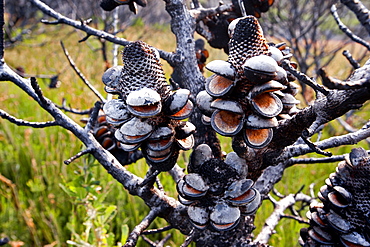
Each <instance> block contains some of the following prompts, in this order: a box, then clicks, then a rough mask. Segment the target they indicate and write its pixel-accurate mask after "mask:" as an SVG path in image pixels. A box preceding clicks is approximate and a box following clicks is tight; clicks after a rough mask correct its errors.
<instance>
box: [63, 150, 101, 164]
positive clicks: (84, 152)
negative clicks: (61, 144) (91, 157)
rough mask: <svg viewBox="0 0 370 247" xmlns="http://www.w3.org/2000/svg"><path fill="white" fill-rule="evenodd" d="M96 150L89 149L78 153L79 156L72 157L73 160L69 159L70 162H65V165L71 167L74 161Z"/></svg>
mask: <svg viewBox="0 0 370 247" xmlns="http://www.w3.org/2000/svg"><path fill="white" fill-rule="evenodd" d="M94 150H95V149H94V148H87V149H84V150H82V151H81V152H78V154H76V155H74V156H72V157H71V158H69V159H68V160H65V161H64V164H66V165H69V164H71V163H72V162H73V161H75V160H76V159H78V158H80V157H82V156H84V155H85V154H90V153H92V152H93V151H94Z"/></svg>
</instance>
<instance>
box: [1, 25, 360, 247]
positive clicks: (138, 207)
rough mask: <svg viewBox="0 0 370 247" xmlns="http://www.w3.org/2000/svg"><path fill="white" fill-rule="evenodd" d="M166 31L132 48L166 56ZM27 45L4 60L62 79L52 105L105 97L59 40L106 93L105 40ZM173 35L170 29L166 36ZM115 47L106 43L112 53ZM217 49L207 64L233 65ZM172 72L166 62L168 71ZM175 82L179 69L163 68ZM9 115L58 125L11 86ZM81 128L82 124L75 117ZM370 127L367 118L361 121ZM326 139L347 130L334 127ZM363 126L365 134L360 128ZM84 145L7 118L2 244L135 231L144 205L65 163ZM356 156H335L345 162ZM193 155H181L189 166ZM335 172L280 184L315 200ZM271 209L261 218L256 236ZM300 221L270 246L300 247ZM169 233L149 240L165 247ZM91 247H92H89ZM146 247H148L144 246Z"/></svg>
mask: <svg viewBox="0 0 370 247" xmlns="http://www.w3.org/2000/svg"><path fill="white" fill-rule="evenodd" d="M164 29H165V28H163V27H161V28H158V27H157V28H153V27H147V26H141V27H132V28H129V29H127V30H126V31H125V33H124V35H123V36H124V37H125V38H127V39H128V40H137V39H141V40H143V41H145V42H147V43H149V44H152V45H154V46H156V47H158V48H161V49H164V50H167V51H170V50H174V49H175V43H174V42H175V39H174V37H173V36H172V34H171V33H170V31H164ZM38 30H42V32H41V31H40V32H39V33H34V34H32V35H31V36H30V37H28V38H27V39H26V40H25V41H24V42H22V43H19V44H17V45H16V46H14V47H11V48H8V49H7V50H6V53H5V54H6V55H5V60H6V62H7V63H8V64H9V65H10V66H12V67H13V68H19V67H22V68H24V70H25V73H26V74H28V75H41V74H42V75H59V80H60V81H61V86H60V87H59V88H57V89H50V88H48V84H49V80H48V79H42V80H39V83H40V85H41V88H42V90H43V92H44V93H45V95H46V97H48V98H50V99H51V100H53V101H54V102H56V103H57V104H60V105H61V102H62V99H63V98H64V99H65V100H66V102H67V104H70V106H71V107H73V108H77V109H81V110H84V109H88V108H90V107H92V106H93V104H94V102H95V101H96V100H97V98H96V97H95V96H94V94H93V93H92V92H90V91H89V90H88V88H87V87H86V86H85V85H84V84H83V83H82V81H81V80H80V79H79V78H78V77H77V75H76V74H75V73H74V72H73V70H72V68H71V67H70V66H69V64H68V61H67V59H66V58H65V56H64V54H63V52H62V48H61V46H60V44H59V42H60V41H61V40H62V41H63V42H64V44H65V46H66V48H67V49H68V50H69V53H70V55H71V57H72V58H73V59H74V60H75V63H76V65H77V66H78V67H79V69H80V70H81V71H82V72H83V73H84V74H85V76H86V78H88V79H89V80H90V82H91V83H92V84H93V85H94V86H95V87H96V88H97V89H98V90H99V91H100V92H101V93H102V94H104V90H103V84H102V83H101V76H102V74H103V72H104V70H105V63H104V61H103V59H102V56H101V51H100V50H99V49H100V48H101V44H100V42H99V41H98V40H97V39H95V38H90V39H88V41H86V42H83V43H79V42H78V40H80V39H81V38H83V37H84V34H82V33H80V32H78V31H75V30H74V29H72V28H70V27H65V26H58V27H55V26H43V27H41V28H40V29H38ZM167 30H169V29H167ZM111 49H112V46H111V45H110V44H109V45H108V49H107V51H108V54H110V51H111ZM209 50H210V51H211V57H210V58H209V61H211V60H213V59H225V58H226V55H225V54H223V53H222V52H221V51H218V50H217V51H213V50H211V49H209ZM164 64H165V63H164ZM165 71H166V73H167V76H169V75H170V73H171V68H170V67H169V66H168V65H167V64H165ZM0 91H1V96H0V97H1V98H0V102H1V109H4V110H5V111H7V112H9V113H10V114H12V115H14V116H16V117H18V118H23V119H25V120H27V121H48V120H51V119H50V117H49V116H48V115H47V114H46V113H45V112H44V111H42V110H40V109H39V108H38V107H37V104H36V103H34V102H33V101H32V100H30V98H29V97H28V96H27V95H26V94H25V93H23V92H21V91H20V90H19V89H18V88H17V87H16V86H14V85H12V84H11V83H9V82H0ZM67 114H68V115H69V116H71V117H72V118H73V119H74V120H76V121H77V122H79V121H80V119H81V118H82V116H79V115H73V114H70V113H67ZM360 117H361V118H363V119H366V116H364V115H360ZM330 125H331V126H330V128H328V129H329V131H327V132H325V133H324V138H326V137H328V136H329V135H335V134H338V133H339V132H340V131H343V130H342V129H341V127H340V126H339V125H338V124H336V123H333V124H330ZM357 127H360V126H357ZM221 141H222V145H223V150H224V151H226V152H230V151H231V147H230V138H222V139H221ZM82 148H83V147H82V145H81V143H80V142H79V141H78V140H77V139H76V138H75V137H74V136H73V135H71V134H70V133H69V132H67V131H66V130H63V129H61V128H58V127H50V128H46V129H32V128H28V127H18V126H15V125H13V124H11V123H9V122H8V121H5V120H0V238H1V237H3V236H8V237H9V238H10V239H11V240H12V241H22V242H24V246H46V245H47V246H114V245H116V246H119V242H123V241H124V240H125V238H126V237H127V235H128V233H129V231H130V230H132V229H133V227H134V226H135V225H136V224H137V223H139V222H140V221H141V220H142V219H143V217H145V215H146V213H147V212H148V208H147V206H146V205H145V204H144V203H143V202H142V201H141V200H140V199H138V198H136V197H133V196H131V195H128V193H127V192H126V191H125V190H124V189H123V187H122V186H121V185H120V184H119V183H118V182H116V181H115V180H114V179H112V178H111V177H110V175H109V174H107V173H106V171H105V170H104V169H103V168H102V167H101V166H99V164H97V163H96V162H95V161H94V160H93V159H92V158H91V157H84V158H81V159H79V160H77V161H75V162H73V163H72V164H70V165H69V166H66V165H64V164H63V161H64V160H66V159H68V158H69V157H71V156H73V155H74V154H76V153H77V152H79V151H80V150H81V149H82ZM348 150H349V149H348V148H347V149H344V148H341V149H337V150H334V153H335V154H340V153H343V152H346V151H348ZM188 155H189V152H187V153H185V154H184V155H181V157H185V161H184V158H182V159H181V161H180V164H181V165H182V166H184V163H186V159H187V157H188ZM334 169H335V164H323V165H321V164H316V165H298V166H296V167H292V168H289V169H287V171H286V174H285V176H284V177H283V179H282V181H281V182H280V183H279V184H278V185H277V186H276V187H277V189H278V190H279V191H280V192H281V193H283V194H287V193H295V192H297V190H298V189H299V188H300V187H301V186H302V185H305V188H304V190H303V191H304V192H306V193H308V192H309V191H308V187H309V185H310V184H311V183H317V184H318V186H317V187H318V188H319V187H320V186H321V184H322V183H323V181H324V179H325V177H326V176H327V175H328V174H329V173H330V172H332V171H334ZM129 170H130V171H132V172H133V173H135V174H137V175H139V176H142V177H143V176H144V175H145V173H146V170H147V165H146V164H145V162H144V161H142V160H141V161H139V162H137V163H136V164H132V165H130V166H129ZM160 178H161V181H162V182H163V186H164V188H165V190H166V191H168V194H169V195H171V196H176V194H177V193H176V189H175V184H174V182H173V181H172V178H171V177H170V176H169V175H168V174H166V173H163V174H161V175H160ZM271 211H272V206H271V203H270V202H268V201H266V202H265V203H264V205H263V206H262V207H261V208H260V209H259V212H258V213H257V220H256V225H257V230H256V232H258V230H259V229H261V227H262V226H263V223H264V219H265V218H266V217H268V215H269V213H270V212H271ZM165 225H166V222H165V221H164V220H156V221H155V222H154V223H153V224H152V225H151V228H158V227H163V226H165ZM301 227H302V226H301V225H299V224H298V223H296V222H294V221H292V220H289V219H285V220H283V221H282V222H281V223H280V224H279V226H278V228H277V232H278V234H276V235H274V236H273V237H272V239H271V241H270V243H271V245H274V246H295V245H296V246H298V245H297V244H296V243H297V239H298V234H299V228H301ZM170 233H171V234H172V238H171V240H170V241H169V242H168V244H169V245H170V246H179V245H180V244H181V243H182V242H183V241H184V236H182V235H181V234H180V233H179V232H178V231H176V230H171V231H170ZM166 234H167V233H161V234H156V235H154V236H149V238H151V239H153V240H155V239H161V238H163V237H165V235H166ZM87 244H90V245H87ZM138 246H147V244H145V243H144V241H143V240H139V244H138Z"/></svg>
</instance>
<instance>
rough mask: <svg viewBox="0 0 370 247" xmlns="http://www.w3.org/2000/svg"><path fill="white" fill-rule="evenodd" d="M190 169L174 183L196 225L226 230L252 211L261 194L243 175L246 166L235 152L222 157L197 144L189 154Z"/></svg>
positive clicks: (257, 205)
mask: <svg viewBox="0 0 370 247" xmlns="http://www.w3.org/2000/svg"><path fill="white" fill-rule="evenodd" d="M188 171H189V173H188V174H187V175H185V176H184V177H183V178H182V179H181V180H180V181H179V182H178V184H177V191H178V192H179V201H180V202H181V203H182V204H184V205H186V206H188V207H187V213H188V216H189V219H190V221H191V223H192V224H193V225H194V227H195V228H197V229H200V230H203V229H206V228H207V229H210V230H211V231H228V230H232V229H233V228H235V227H236V226H237V225H238V224H239V222H240V220H241V217H242V216H243V215H249V214H253V213H254V212H255V211H256V210H257V208H258V207H259V204H260V202H261V196H260V194H259V192H258V191H257V190H255V189H254V188H253V185H254V182H253V181H252V180H250V179H246V176H247V173H248V166H247V164H246V162H245V160H244V159H241V158H239V157H238V155H237V154H236V153H235V152H232V153H229V154H228V155H227V156H226V159H225V161H223V160H220V159H216V158H213V156H212V151H211V148H210V147H209V146H208V145H206V144H201V145H199V146H198V147H197V148H196V149H195V150H194V151H193V153H192V155H191V161H190V164H189V166H188Z"/></svg>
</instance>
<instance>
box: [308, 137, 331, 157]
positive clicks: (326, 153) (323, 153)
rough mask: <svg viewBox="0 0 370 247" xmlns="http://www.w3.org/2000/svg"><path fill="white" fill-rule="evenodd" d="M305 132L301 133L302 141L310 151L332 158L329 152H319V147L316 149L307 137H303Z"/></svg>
mask: <svg viewBox="0 0 370 247" xmlns="http://www.w3.org/2000/svg"><path fill="white" fill-rule="evenodd" d="M305 133H306V132H303V133H302V136H301V137H302V140H303V141H304V142H305V143H306V144H307V145H308V146H309V147H310V148H311V149H312V151H314V152H316V153H318V154H322V155H325V156H332V155H333V154H332V153H330V152H325V151H324V150H321V149H320V148H319V147H317V146H316V145H315V144H314V143H313V142H312V141H310V140H309V139H308V136H306V135H305Z"/></svg>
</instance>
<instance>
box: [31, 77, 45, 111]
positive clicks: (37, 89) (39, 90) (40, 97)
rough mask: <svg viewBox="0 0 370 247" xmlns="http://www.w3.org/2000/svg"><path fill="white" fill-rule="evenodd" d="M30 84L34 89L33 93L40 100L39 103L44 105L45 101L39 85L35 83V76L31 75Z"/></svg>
mask: <svg viewBox="0 0 370 247" xmlns="http://www.w3.org/2000/svg"><path fill="white" fill-rule="evenodd" d="M31 86H32V88H33V90H35V93H36V95H37V97H38V99H39V101H40V104H43V105H46V104H47V101H46V99H45V97H44V95H43V93H42V91H41V88H40V85H39V84H38V83H37V80H36V78H35V77H31Z"/></svg>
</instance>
